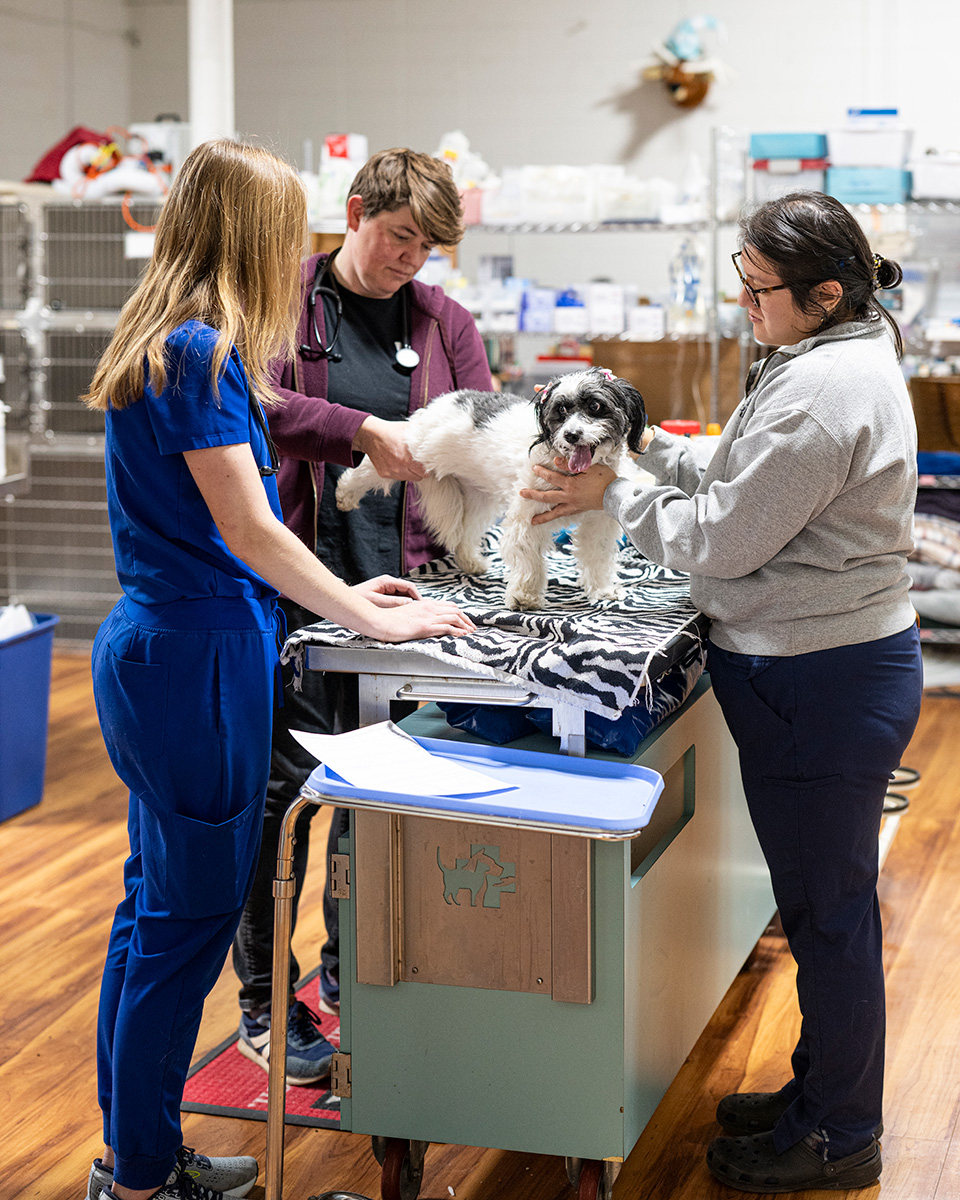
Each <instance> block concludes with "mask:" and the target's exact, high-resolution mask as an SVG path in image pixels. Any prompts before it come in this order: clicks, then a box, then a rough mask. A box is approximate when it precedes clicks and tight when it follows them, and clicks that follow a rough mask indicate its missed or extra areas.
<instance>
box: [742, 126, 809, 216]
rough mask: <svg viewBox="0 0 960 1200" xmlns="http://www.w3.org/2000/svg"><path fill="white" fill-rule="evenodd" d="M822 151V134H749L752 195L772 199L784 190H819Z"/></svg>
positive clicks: (783, 193) (762, 198) (780, 194)
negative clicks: (751, 162)
mask: <svg viewBox="0 0 960 1200" xmlns="http://www.w3.org/2000/svg"><path fill="white" fill-rule="evenodd" d="M826 154H827V139H826V136H825V135H824V134H822V133H754V134H752V135H751V137H750V157H751V159H752V160H753V194H754V197H755V198H756V199H757V200H772V199H774V198H775V197H777V196H784V195H786V194H787V193H788V192H797V191H814V192H819V191H823V186H824V175H825V172H826V168H827V160H826Z"/></svg>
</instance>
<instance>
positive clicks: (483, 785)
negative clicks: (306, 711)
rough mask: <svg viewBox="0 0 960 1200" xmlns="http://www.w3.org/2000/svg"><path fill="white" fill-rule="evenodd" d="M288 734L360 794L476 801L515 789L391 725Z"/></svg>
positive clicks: (385, 722) (383, 723) (382, 722)
mask: <svg viewBox="0 0 960 1200" xmlns="http://www.w3.org/2000/svg"><path fill="white" fill-rule="evenodd" d="M290 732H291V733H292V734H293V736H294V737H295V738H296V739H297V741H298V742H299V743H300V745H301V746H303V748H304V750H306V751H307V752H308V753H309V754H312V755H313V756H314V758H316V759H317V761H318V762H322V763H323V764H324V765H325V766H327V767H328V768H329V769H330V770H331V771H334V772H335V773H336V774H337V775H339V776H340V778H341V779H344V780H346V782H347V783H349V784H351V785H352V786H353V787H355V788H358V789H362V790H363V791H364V792H395V793H399V794H401V795H413V796H477V795H484V794H487V793H490V792H509V791H513V790H514V789H515V787H516V785H515V784H502V783H498V782H497V781H496V780H494V779H491V777H490V776H489V775H484V774H483V773H482V772H480V771H473V770H471V769H470V768H469V767H463V766H460V765H459V763H454V762H450V760H449V759H446V758H441V757H439V756H438V755H435V754H431V753H430V752H429V750H425V749H424V748H423V747H422V746H421V745H420V744H419V742H416V741H414V739H413V738H412V737H410V735H409V734H407V733H404V732H403V730H402V729H398V728H397V726H396V725H394V723H393V722H392V721H381V722H380V723H379V724H378V725H366V726H364V728H362V729H354V730H352V731H351V732H350V733H305V732H304V731H303V730H301V729H291V730H290Z"/></svg>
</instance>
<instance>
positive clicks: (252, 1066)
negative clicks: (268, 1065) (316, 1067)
mask: <svg viewBox="0 0 960 1200" xmlns="http://www.w3.org/2000/svg"><path fill="white" fill-rule="evenodd" d="M318 974H319V970H317V971H314V972H312V973H311V974H310V975H308V976H307V978H306V979H305V980H304V981H303V983H302V984H301V986H300V987H299V988H298V990H297V999H298V1000H303V1001H304V1002H305V1003H306V1004H308V1005H309V1006H310V1007H311V1008H312V1009H313V1010H314V1012H317V1011H318V1009H317V975H318ZM239 1020H240V1016H239V1010H238V1011H237V1023H238V1024H239ZM320 1028H321V1029H322V1031H323V1036H324V1037H325V1038H326V1039H327V1041H328V1042H330V1044H331V1045H333V1046H336V1047H339V1045H340V1018H339V1017H334V1016H331V1015H330V1014H329V1013H320ZM180 1107H181V1109H182V1110H183V1111H184V1112H201V1113H212V1114H214V1115H215V1116H220V1117H243V1118H245V1119H247V1120H253V1121H265V1120H266V1119H267V1073H266V1071H265V1070H264V1069H263V1068H262V1067H259V1066H257V1064H256V1063H253V1062H251V1061H250V1060H249V1059H248V1058H244V1057H243V1055H242V1054H241V1053H240V1051H239V1050H238V1049H237V1034H236V1033H234V1034H232V1035H231V1036H230V1037H229V1038H227V1040H226V1041H224V1042H221V1044H220V1045H219V1046H217V1047H215V1049H213V1050H211V1051H210V1053H209V1054H206V1055H204V1057H203V1058H201V1059H200V1060H199V1061H198V1062H196V1063H194V1065H193V1066H192V1067H191V1068H190V1073H189V1075H188V1076H187V1084H186V1087H185V1088H184V1092H183V1103H182V1104H181V1105H180ZM286 1110H287V1115H286V1124H288V1125H313V1126H317V1127H319V1128H321V1129H339V1128H340V1097H339V1096H335V1095H334V1094H333V1093H332V1092H330V1091H327V1089H326V1086H325V1083H324V1082H321V1083H317V1084H313V1085H308V1086H306V1087H289V1086H288V1087H287V1103H286Z"/></svg>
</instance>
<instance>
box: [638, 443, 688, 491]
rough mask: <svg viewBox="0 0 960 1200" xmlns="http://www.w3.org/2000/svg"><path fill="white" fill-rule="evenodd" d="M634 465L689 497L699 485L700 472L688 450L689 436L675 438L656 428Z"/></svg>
mask: <svg viewBox="0 0 960 1200" xmlns="http://www.w3.org/2000/svg"><path fill="white" fill-rule="evenodd" d="M637 466H638V467H640V468H641V469H642V470H644V471H649V472H650V474H651V475H652V476H653V477H654V479H656V480H657V481H658V482H659V483H665V484H669V485H670V486H671V487H675V488H679V489H680V491H681V492H685V493H686V494H687V495H688V496H692V495H693V493H694V492H695V491H696V490H697V488H698V487H699V486H700V478H701V476H702V475H703V471H702V470H701V468H700V467H699V466H698V465H697V463H696V462H695V460H694V457H693V454H692V453H691V450H690V439H689V438H685V437H677V436H676V435H675V434H672V433H664V431H663V430H662V429H656V430H655V432H654V435H653V440H652V441H651V443H650V445H649V446H648V447H647V448H646V450H645V451H644V452H643V454H641V455H640V457H639V458H638V459H637Z"/></svg>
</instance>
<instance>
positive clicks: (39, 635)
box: [0, 613, 60, 821]
mask: <svg viewBox="0 0 960 1200" xmlns="http://www.w3.org/2000/svg"><path fill="white" fill-rule="evenodd" d="M33 619H34V621H36V624H35V625H34V627H33V628H32V629H27V630H25V631H24V632H23V633H18V634H15V635H14V636H13V637H11V638H5V639H4V640H3V641H2V642H0V821H3V820H6V818H7V817H12V816H15V815H16V814H17V813H19V812H23V811H24V809H27V808H32V807H33V805H35V804H39V803H40V800H41V797H42V796H43V776H44V771H45V769H46V764H47V717H48V714H49V711H50V662H51V658H52V656H53V631H54V629H55V628H56V626H57V624H58V623H59V621H60V618H59V617H55V616H51V615H50V614H48V613H34V614H33Z"/></svg>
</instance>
